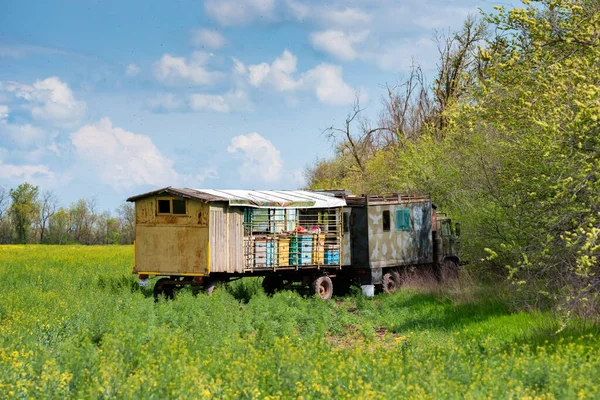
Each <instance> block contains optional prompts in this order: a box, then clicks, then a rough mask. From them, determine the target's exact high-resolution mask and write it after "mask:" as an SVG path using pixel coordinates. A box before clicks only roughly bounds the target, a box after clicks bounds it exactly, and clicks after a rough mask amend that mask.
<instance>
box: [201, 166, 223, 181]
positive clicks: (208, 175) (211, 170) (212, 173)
mask: <svg viewBox="0 0 600 400" xmlns="http://www.w3.org/2000/svg"><path fill="white" fill-rule="evenodd" d="M218 177H219V172H218V171H217V168H216V167H208V168H202V170H201V172H200V173H199V174H198V175H196V179H197V180H198V181H200V182H202V181H205V180H207V179H217V178H218Z"/></svg>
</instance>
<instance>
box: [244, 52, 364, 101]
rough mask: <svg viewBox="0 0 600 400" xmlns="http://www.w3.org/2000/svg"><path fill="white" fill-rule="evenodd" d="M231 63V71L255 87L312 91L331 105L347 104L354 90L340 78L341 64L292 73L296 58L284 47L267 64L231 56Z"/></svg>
mask: <svg viewBox="0 0 600 400" xmlns="http://www.w3.org/2000/svg"><path fill="white" fill-rule="evenodd" d="M234 64H235V65H234V71H235V72H236V73H237V74H238V75H241V76H245V77H246V79H247V81H248V82H249V83H250V84H251V85H252V86H254V87H257V88H262V87H266V88H272V89H274V90H276V91H279V92H296V91H313V92H314V93H315V96H316V97H317V98H318V99H319V100H320V101H321V102H323V103H326V104H332V105H344V104H348V103H350V102H351V101H352V99H353V98H354V96H353V93H354V90H353V89H352V87H350V86H349V85H348V84H347V83H346V82H344V79H343V77H342V68H341V67H339V66H336V65H332V64H319V65H317V66H316V67H314V68H312V69H309V70H307V71H305V72H303V73H301V74H299V75H298V76H296V75H297V74H296V72H297V71H296V64H297V59H296V56H295V55H294V54H292V53H291V52H290V51H288V50H284V52H283V54H282V55H281V56H280V57H277V58H276V59H275V61H273V63H271V64H268V63H266V62H263V63H260V64H256V65H249V66H245V65H244V64H243V63H242V62H240V61H239V60H235V59H234Z"/></svg>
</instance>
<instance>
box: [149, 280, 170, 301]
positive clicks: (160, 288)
mask: <svg viewBox="0 0 600 400" xmlns="http://www.w3.org/2000/svg"><path fill="white" fill-rule="evenodd" d="M153 292H154V300H158V299H159V297H160V296H165V299H169V300H172V299H173V297H174V296H175V285H173V284H172V283H171V279H169V278H161V279H159V280H158V281H156V283H155V284H154V291H153Z"/></svg>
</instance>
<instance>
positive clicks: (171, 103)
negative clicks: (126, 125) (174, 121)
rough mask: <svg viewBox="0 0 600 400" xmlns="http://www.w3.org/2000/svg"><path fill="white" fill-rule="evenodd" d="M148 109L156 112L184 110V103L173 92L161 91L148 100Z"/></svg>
mask: <svg viewBox="0 0 600 400" xmlns="http://www.w3.org/2000/svg"><path fill="white" fill-rule="evenodd" d="M148 105H149V106H150V109H152V110H153V111H156V112H171V111H184V110H185V109H186V103H185V101H183V100H182V99H181V98H180V97H178V96H177V95H175V94H174V93H161V94H159V95H157V96H155V97H154V98H152V99H150V100H149V101H148Z"/></svg>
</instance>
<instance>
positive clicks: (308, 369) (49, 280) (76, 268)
mask: <svg viewBox="0 0 600 400" xmlns="http://www.w3.org/2000/svg"><path fill="white" fill-rule="evenodd" d="M132 257H133V254H132V248H131V247H110V246H109V247H83V246H81V247H80V246H62V247H61V246H56V247H53V246H26V247H25V246H0V287H1V288H2V289H1V290H2V296H1V301H0V398H65V397H70V398H173V397H182V398H215V397H217V398H219V397H221V398H299V397H303V398H330V397H333V398H397V397H407V398H440V397H441V398H480V397H492V398H507V397H519V398H521V397H540V398H544V397H545V398H552V397H555V398H577V397H583V398H586V397H587V398H594V397H596V398H597V397H599V396H600V391H599V389H598V383H597V380H598V379H597V378H598V377H600V358H599V355H598V354H599V352H598V348H599V346H598V345H599V339H598V336H597V332H598V331H597V330H594V329H596V328H595V327H586V328H585V329H577V328H573V330H571V331H564V332H561V333H560V334H554V333H553V332H554V331H552V330H551V329H549V328H552V323H553V319H552V317H551V315H549V314H545V313H528V312H513V311H512V310H511V308H510V307H509V304H508V303H507V302H506V300H505V298H503V297H501V296H500V297H498V296H492V295H489V293H487V294H486V295H484V296H482V295H481V293H480V292H477V290H475V289H470V290H472V294H470V295H469V297H468V298H461V297H460V296H458V297H457V296H455V295H454V294H453V290H458V289H452V290H448V289H443V288H439V290H438V289H436V290H424V289H423V288H422V287H421V288H419V287H412V288H410V289H406V290H402V291H401V292H398V293H395V294H393V295H380V296H376V297H375V298H373V299H368V298H365V297H362V296H361V295H360V293H359V292H358V291H355V292H353V294H351V295H349V296H347V297H343V298H335V299H334V300H333V301H329V302H324V301H321V300H319V299H315V298H310V297H306V296H302V295H300V294H298V293H295V292H290V291H284V292H280V293H276V294H275V295H274V296H272V297H268V296H266V295H265V294H264V293H263V291H262V289H261V286H260V279H245V280H241V281H236V282H233V283H231V284H229V285H225V286H224V287H221V288H219V289H217V290H216V291H215V294H214V295H213V296H212V297H208V296H206V295H204V294H200V295H198V296H194V295H193V294H192V292H191V291H190V290H182V291H181V292H180V293H179V295H178V296H177V297H176V298H175V300H173V301H162V300H161V301H159V302H154V299H153V298H152V293H151V288H139V287H138V286H137V281H136V277H135V276H133V275H131V273H130V271H131V265H132ZM472 287H475V285H472Z"/></svg>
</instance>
